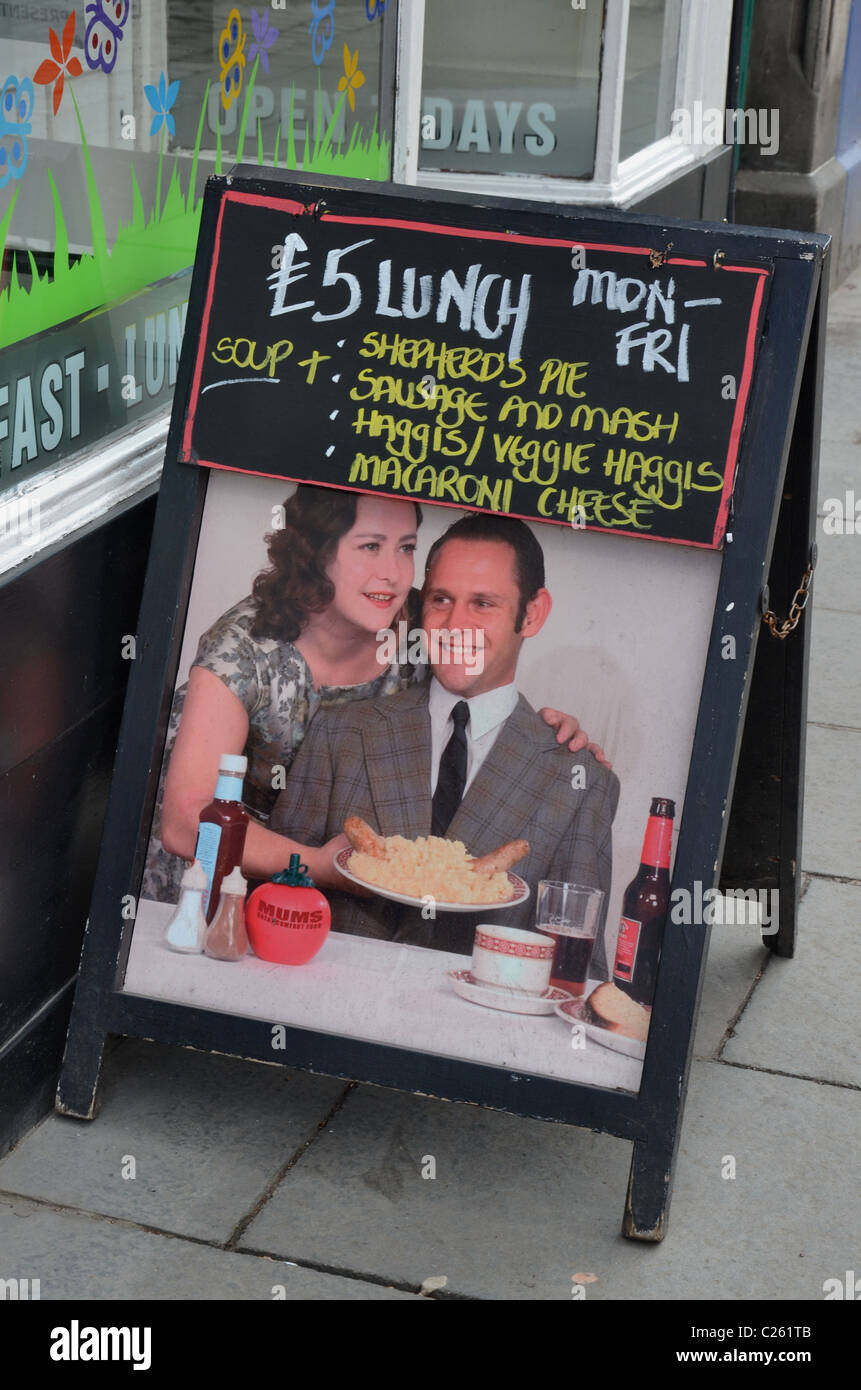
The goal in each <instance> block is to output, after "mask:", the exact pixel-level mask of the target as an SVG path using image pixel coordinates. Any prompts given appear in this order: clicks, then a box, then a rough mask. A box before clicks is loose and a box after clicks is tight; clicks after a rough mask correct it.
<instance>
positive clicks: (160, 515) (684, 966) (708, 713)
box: [57, 168, 828, 1241]
mask: <svg viewBox="0 0 861 1390" xmlns="http://www.w3.org/2000/svg"><path fill="white" fill-rule="evenodd" d="M228 187H233V188H236V187H242V188H247V189H249V190H251V191H254V190H257V191H264V192H267V193H268V194H272V193H273V191H274V192H276V193H277V192H278V190H279V187H280V188H283V189H284V190H285V196H287V190H288V189H289V194H290V196H292V197H297V196H298V197H299V198H301V199H304V200H305V201H307V203H309V204H311V203H314V202H315V201H316V200H319V199H320V196H321V193H322V192H323V190H326V200H327V203H328V204H329V206H337V207H339V208H341V209H346V210H348V211H349V210H350V209H351V208H355V207H356V206H357V205H358V206H360V207H364V206H365V205H366V204H368V203H370V204H372V205H375V206H379V205H384V204H385V203H386V202H387V201H388V202H389V203H390V204H391V202H392V200H401V199H402V200H405V201H408V203H409V204H410V205H411V206H413V207H414V206H417V205H418V206H421V207H422V208H423V209H425V210H426V211H427V213H428V214H429V215H431V214H434V215H441V216H445V215H449V216H452V215H454V213H455V212H456V214H457V216H458V218H460V219H465V218H469V219H471V221H472V222H473V224H475V225H479V226H482V225H483V226H489V225H498V226H508V225H510V223H511V219H516V221H517V225H518V226H519V227H520V228H521V229H526V230H528V229H529V228H530V227H534V228H536V229H538V230H539V231H540V230H542V229H545V228H546V227H547V225H548V224H549V222H550V221H551V220H552V219H564V225H565V227H566V229H567V230H566V233H565V234H566V236H568V237H569V238H570V239H571V240H572V241H574V242H584V241H587V240H590V239H591V240H604V241H609V242H612V241H613V240H614V239H615V240H619V241H621V240H624V239H630V238H631V237H632V235H634V234H635V233H636V234H637V235H638V236H640V237H641V238H646V239H647V244H648V245H653V246H656V247H664V246H666V245H667V244H668V243H670V242H671V243H672V244H673V248H674V254H676V255H681V256H685V255H689V256H698V257H702V256H703V255H704V254H707V255H708V256H709V258H710V259H712V258H714V264H715V266H719V264H720V260H721V259H722V258H723V257H730V256H732V257H736V258H738V259H740V260H754V261H755V260H757V259H763V258H767V259H768V260H769V262H770V263H771V264H772V265H773V279H772V284H771V293H770V299H769V305H768V315H767V321H766V323H765V327H764V331H763V335H762V339H761V342H760V345H759V355H758V359H757V364H756V369H755V372H754V377H753V382H752V389H751V395H750V401H749V406H748V411H747V418H746V426H745V433H744V439H743V444H742V456H741V459H740V463H739V469H738V474H737V479H736V485H735V488H734V491H733V494H732V499H731V505H730V512H729V535H731V536H732V540H731V541H730V539H729V535H728V536H727V542H726V544H725V547H724V551H723V560H722V566H721V574H720V581H719V586H718V593H717V601H716V604H715V608H714V614H713V619H712V627H711V635H710V640H709V648H708V659H707V666H706V672H705V679H704V682H703V686H702V692H701V697H700V704H699V712H698V718H697V724H696V732H695V736H694V744H693V752H692V758H691V765H690V772H689V776H688V782H687V788H688V791H687V796H686V800H685V806H684V815H683V820H682V826H681V831H680V835H679V841H678V846H677V851H676V858H675V867H674V873H673V888H674V889H675V888H677V887H680V886H681V887H687V888H688V890H689V891H691V892H693V884H694V883H695V881H699V882H700V883H701V884H705V883H708V884H716V883H717V881H718V873H719V867H720V864H721V856H722V853H723V846H724V839H725V836H726V830H727V821H728V811H729V806H730V797H731V795H732V790H733V780H734V776H735V772H736V765H737V761H738V757H739V748H740V743H741V735H742V729H743V724H744V715H745V708H746V705H747V702H748V696H749V693H750V689H751V676H752V672H753V669H754V658H755V655H756V648H757V638H758V634H759V631H760V627H761V621H762V611H763V592H764V589H765V585H766V580H767V577H768V573H769V563H770V561H771V557H772V553H773V551H774V553H775V559H776V560H777V558H778V557H779V559H780V576H779V578H778V580H777V582H776V583H775V585H774V592H773V594H772V599H773V600H774V601H777V602H780V601H781V599H782V594H783V591H784V590H785V588H786V586H787V584H790V585H791V576H792V575H793V573H794V570H793V566H797V565H798V564H799V562H800V557H803V556H805V555H806V553H807V552H808V551H809V548H810V544H811V541H812V534H813V532H812V527H813V523H814V521H815V482H816V474H815V468H816V443H817V438H818V418H819V401H820V398H821V375H822V353H823V342H824V332H823V324H824V314H825V304H826V298H825V296H826V291H827V248H828V238H825V237H821V236H816V235H812V234H795V233H786V232H778V231H771V230H751V229H748V228H738V227H733V226H727V225H725V224H707V223H686V222H682V221H679V220H666V219H659V218H653V217H642V216H636V215H629V214H624V213H610V212H603V211H602V212H592V211H589V212H584V211H582V210H576V209H570V208H560V207H548V206H547V205H546V204H532V203H527V202H522V201H518V202H514V201H509V200H504V201H503V200H499V201H498V202H495V203H494V204H492V205H490V206H488V205H484V204H483V205H481V206H477V205H475V204H474V203H472V202H471V200H470V199H469V198H468V197H466V196H461V195H456V194H450V195H443V194H440V193H438V192H434V193H433V194H430V193H426V192H424V191H423V190H421V189H415V188H409V189H406V188H400V187H390V186H384V187H381V186H378V185H377V186H368V185H362V184H360V183H357V182H356V181H346V180H343V181H334V180H330V179H322V178H301V180H300V179H298V176H296V177H295V178H293V179H291V180H290V181H289V182H288V180H287V179H286V178H285V177H284V176H283V175H280V176H279V174H278V173H273V174H272V176H271V177H267V178H266V179H265V180H261V179H260V177H259V171H256V172H255V173H253V174H252V173H251V172H250V171H244V170H242V169H241V168H240V169H238V170H235V171H234V172H233V174H232V175H231V176H229V177H228V178H227V179H215V180H210V183H209V185H208V188H207V194H206V198H205V201H204V209H203V217H202V223H201V231H200V240H199V246H198V255H197V260H196V263H195V269H194V277H193V282H192V289H191V298H190V301H189V309H188V319H187V325H186V333H185V338H184V344H183V352H182V358H181V362H180V368H179V375H178V380H177V386H176V394H175V399H174V408H173V415H172V420H171V428H170V434H169V438H168V444H167V452H166V459H165V467H164V473H163V477H162V482H161V490H160V495H159V502H158V509H157V513H156V520H155V528H154V532H153V539H152V548H151V552H150V560H149V567H148V571H147V578H146V584H145V589H144V596H143V602H142V607H141V612H140V618H139V623H138V630H137V657H136V660H135V663H134V666H133V669H132V671H131V676H130V681H129V688H128V694H127V698H126V705H125V711H124V715H123V722H122V728H121V732H120V739H119V744H118V749H117V759H116V764H115V772H114V779H113V783H112V788H111V795H110V802H109V807H108V813H107V819H106V823H105V830H104V836H103V841H102V847H101V853H100V858H99V865H98V871H97V878H96V884H95V889H94V893H93V898H92V904H91V909H90V917H89V921H88V925H87V932H86V937H85V942H84V949H83V955H82V961H81V973H80V979H79V983H78V987H77V993H76V997H75V1003H74V1008H73V1013H72V1019H71V1025H70V1030H69V1036H68V1041H67V1048H66V1055H65V1059H64V1064H63V1070H62V1075H61V1078H60V1083H59V1089H58V1096H57V1109H58V1110H59V1111H60V1112H61V1113H64V1114H67V1115H74V1116H78V1117H80V1118H92V1117H93V1115H94V1114H95V1110H96V1102H97V1090H98V1084H99V1076H100V1069H101V1063H102V1057H103V1051H104V1046H105V1041H106V1037H107V1035H108V1034H112V1033H114V1034H128V1035H132V1036H138V1037H145V1038H150V1039H154V1040H158V1041H162V1042H167V1043H175V1044H178V1045H181V1046H186V1047H193V1048H198V1049H203V1050H212V1051H217V1052H220V1053H226V1054H230V1055H234V1056H237V1057H243V1058H248V1059H252V1060H257V1061H265V1062H268V1063H272V1062H273V1061H276V1062H281V1063H283V1064H284V1065H287V1066H292V1067H298V1068H304V1069H307V1070H309V1071H312V1072H320V1073H325V1074H328V1075H333V1076H339V1077H344V1078H349V1079H351V1080H358V1081H366V1082H371V1083H374V1084H377V1085H382V1086H389V1087H394V1088H397V1089H401V1090H409V1091H414V1092H417V1093H422V1094H425V1095H431V1096H438V1097H441V1098H445V1099H449V1100H460V1101H467V1102H471V1103H475V1104H479V1105H483V1106H487V1107H490V1108H493V1109H498V1110H503V1111H506V1112H509V1113H513V1114H519V1115H524V1116H531V1117H535V1118H542V1119H547V1120H553V1121H557V1122H562V1123H565V1124H575V1125H580V1126H584V1127H587V1128H590V1129H593V1130H598V1131H604V1132H607V1133H609V1134H613V1135H616V1136H618V1137H620V1138H624V1139H628V1140H631V1141H633V1158H632V1164H631V1174H630V1181H629V1188H628V1194H627V1202H626V1207H625V1214H624V1221H623V1228H622V1229H623V1233H624V1234H625V1235H626V1236H629V1237H633V1238H637V1239H641V1240H647V1241H655V1240H660V1239H662V1238H663V1235H664V1232H665V1227H666V1216H667V1209H668V1203H669V1196H670V1191H671V1184H672V1175H673V1168H674V1163H675V1156H676V1151H677V1146H678V1139H679V1127H680V1122H681V1116H682V1110H683V1105H684V1097H685V1091H686V1087H687V1078H688V1072H689V1067H690V1062H691V1054H692V1046H693V1034H694V1025H695V1021H696V1015H697V1009H698V1003H699V995H700V989H701V985H702V976H703V969H704V964H705V959H706V951H707V945H708V933H709V928H708V927H703V926H690V927H684V926H682V927H674V928H673V930H672V931H667V932H666V934H665V939H664V946H663V951H662V956H661V963H660V969H659V974H658V981H657V991H656V995H655V1001H654V1013H653V1020H652V1027H651V1032H650V1035H649V1042H648V1047H647V1051H646V1057H645V1062H644V1066H643V1072H642V1081H641V1086H640V1089H639V1092H638V1093H637V1094H633V1093H626V1092H620V1091H614V1090H609V1089H603V1088H600V1087H595V1086H585V1085H582V1084H577V1083H575V1082H569V1081H560V1080H555V1079H551V1078H548V1077H546V1076H536V1075H519V1074H515V1075H512V1074H511V1072H510V1071H508V1070H506V1069H504V1068H501V1067H491V1066H486V1065H480V1064H477V1063H475V1062H470V1061H467V1060H460V1059H456V1058H450V1057H440V1056H435V1055H430V1054H425V1053H421V1052H416V1051H411V1050H408V1049H407V1048H401V1047H393V1046H383V1045H379V1044H375V1043H371V1042H367V1041H363V1040H359V1039H356V1038H348V1037H344V1036H341V1035H337V1034H328V1033H316V1032H311V1031H309V1030H308V1029H303V1028H295V1027H290V1026H289V1025H288V1026H287V1027H286V1038H285V1046H284V1048H283V1050H282V1051H280V1052H278V1053H273V1050H272V1045H271V1023H270V1022H264V1021H261V1020H256V1019H250V1018H245V1017H239V1016H236V1015H232V1014H222V1013H216V1012H213V1011H211V1010H204V1009H199V1008H194V1007H190V1006H186V1005H179V1004H175V1003H168V1002H165V1001H163V1000H159V999H152V998H144V997H141V996H136V995H131V994H126V993H125V992H124V990H123V980H124V976H125V970H126V964H127V961H128V956H129V950H130V946H131V938H132V932H133V928H134V921H133V920H128V919H126V918H125V917H124V916H123V914H122V913H121V911H120V904H121V903H122V902H123V900H124V899H127V898H128V895H133V896H134V897H135V898H137V896H138V893H139V887H140V882H141V877H142V873H143V866H144V854H145V850H146V843H147V837H148V832H149V827H150V822H151V819H152V813H153V807H154V801H155V795H156V782H157V777H158V765H159V760H160V750H161V748H162V747H163V744H164V738H165V733H166V728H167V721H168V715H169V709H170V700H171V694H172V691H173V687H174V681H175V678H176V672H177V666H178V662H179V647H180V641H181V636H182V631H183V625H184V620H185V614H186V610H187V605H188V598H189V591H190V585H191V578H192V572H193V566H194V561H195V554H196V547H197V541H198V534H199V531H200V527H201V520H202V515H203V507H204V501H205V496H206V491H207V486H208V481H209V470H208V469H205V468H200V467H196V466H194V465H193V464H188V463H183V462H181V461H180V459H181V449H182V440H183V429H184V422H185V417H186V412H187V406H188V402H189V399H190V392H191V390H192V382H193V373H194V368H195V353H196V346H197V341H198V337H199V329H200V325H201V321H202V314H203V309H204V304H205V300H206V294H207V282H208V272H209V264H210V253H211V247H212V243H213V237H214V233H215V228H216V224H217V219H218V215H219V207H220V200H221V197H222V194H223V192H224V190H225V189H227V188H228ZM396 205H397V204H396ZM802 384H804V397H803V407H802V411H801V413H800V414H799V413H798V407H799V398H800V395H801V392H802ZM793 439H795V449H794V464H793V467H794V475H795V485H796V491H795V495H794V498H791V499H789V501H787V500H784V503H783V511H782V512H781V498H782V491H783V486H784V480H785V476H786V469H787V459H788V457H789V455H790V446H791V444H792V442H793ZM307 480H308V481H313V480H314V479H313V477H311V476H309V477H308V479H307ZM779 514H780V515H781V518H782V520H781V528H782V531H781V537H780V544H779V545H778V547H777V550H776V551H775V533H776V529H777V524H778V516H779ZM787 538H789V539H788V540H787ZM802 568H803V567H802ZM800 577H801V575H800V571H799V573H798V578H799V579H800ZM789 593H790V596H791V587H790V589H789ZM787 607H788V604H787ZM784 611H785V610H784ZM802 632H804V628H802ZM727 633H732V634H733V636H734V637H735V640H736V644H737V653H736V659H735V660H731V661H728V660H724V659H722V656H721V646H722V641H723V639H724V637H725V636H726V634H727ZM769 640H771V639H769V638H768V637H766V638H764V641H766V642H767V641H769ZM782 645H783V646H784V647H785V649H786V652H787V653H790V656H789V657H788V658H787V660H788V666H787V669H786V671H785V672H784V673H783V674H784V675H785V678H786V680H787V682H788V685H789V689H788V702H787V704H786V705H785V706H784V724H783V728H782V735H781V744H780V746H779V749H778V753H777V754H776V755H775V756H779V757H781V758H782V759H784V765H783V766H782V767H781V775H782V776H783V778H784V779H785V780H784V786H783V791H782V793H781V796H782V803H781V807H780V811H779V814H777V816H776V818H774V819H773V820H772V821H770V823H769V824H770V829H769V831H768V835H767V837H765V838H766V842H765V843H764V844H763V845H762V846H761V847H760V848H761V858H762V859H774V857H775V856H774V855H773V854H769V853H768V851H769V850H773V849H775V848H776V847H777V846H778V845H779V857H780V859H781V864H780V867H779V871H778V873H777V877H778V878H779V882H780V887H781V922H780V931H779V933H778V937H777V939H776V941H774V942H772V943H771V944H773V945H774V946H775V949H777V950H778V951H779V952H780V953H781V954H791V953H792V941H793V937H794V927H795V910H796V902H797V883H798V876H797V874H796V873H795V868H794V864H795V860H796V859H797V857H798V854H799V851H800V816H801V790H800V784H801V774H802V766H801V761H800V760H801V759H802V758H803V716H804V704H805V691H806V636H804V638H803V641H801V642H799V643H797V644H796V645H795V647H794V649H791V648H790V645H789V644H788V643H787V644H782ZM770 672H771V674H770V675H769V674H765V675H763V676H762V679H761V683H760V684H761V690H762V692H763V695H764V697H765V699H764V703H765V704H766V705H768V702H769V700H770V699H771V697H772V696H773V694H774V686H775V681H776V679H778V678H781V679H782V678H783V675H781V676H780V677H777V676H775V675H774V667H773V664H772V666H771V668H770ZM755 700H756V701H757V702H758V703H757V708H760V703H759V702H760V701H761V697H760V696H759V695H758V694H757V695H756V696H755ZM758 717H762V716H758ZM757 785H758V783H757V781H756V779H755V777H754V775H753V773H751V775H750V776H749V777H748V778H747V780H745V781H744V783H743V785H742V784H740V786H739V787H737V789H736V805H737V808H742V809H743V807H744V805H748V806H749V805H751V804H754V802H755V798H756V796H757V794H758V793H757V791H756V787H757ZM790 861H791V862H792V863H793V869H792V871H791V873H790V870H789V869H788V867H787V866H788V864H789V863H790Z"/></svg>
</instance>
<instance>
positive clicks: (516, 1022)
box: [123, 899, 642, 1091]
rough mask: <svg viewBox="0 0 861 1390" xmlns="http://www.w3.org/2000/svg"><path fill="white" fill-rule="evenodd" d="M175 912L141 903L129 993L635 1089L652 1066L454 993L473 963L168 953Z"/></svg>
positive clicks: (428, 955)
mask: <svg viewBox="0 0 861 1390" xmlns="http://www.w3.org/2000/svg"><path fill="white" fill-rule="evenodd" d="M173 911H174V909H173V908H172V907H171V906H169V905H168V904H166V903H156V902H150V901H147V900H146V899H143V900H141V902H140V904H139V907H138V915H137V920H136V923H135V930H134V936H133V940H132V947H131V953H130V956H129V962H128V969H127V971H126V977H125V983H124V986H123V988H124V990H125V992H126V993H128V994H141V995H145V996H146V997H148V998H152V999H166V1000H171V1001H173V1002H176V1003H180V1004H189V1005H193V1006H194V1007H195V1008H199V1009H214V1010H217V1011H218V1012H219V1013H230V1014H239V1015H242V1016H243V1017H246V1018H257V1019H266V1020H268V1021H270V1022H272V1023H286V1024H290V1025H293V1026H295V1027H298V1028H309V1029H312V1030H314V1031H318V1032H323V1033H336V1034H341V1035H344V1036H347V1037H355V1038H362V1039H365V1040H366V1041H370V1042H377V1043H387V1044H392V1045H395V1046H400V1047H407V1048H410V1049H412V1050H417V1051H420V1052H430V1053H435V1054H437V1055H442V1056H447V1057H460V1058H464V1059H465V1060H467V1061H473V1062H482V1063H485V1064H489V1065H491V1066H497V1067H504V1068H505V1069H506V1070H508V1071H516V1072H529V1073H532V1074H534V1075H538V1076H552V1077H559V1078H562V1079H563V1080H566V1081H578V1082H582V1083H584V1084H587V1085H594V1086H605V1087H609V1088H611V1089H622V1090H626V1091H636V1090H637V1088H638V1087H639V1084H640V1072H641V1069H642V1064H641V1063H640V1062H639V1061H637V1060H635V1059H632V1058H630V1057H624V1056H622V1055H620V1054H619V1053H617V1052H614V1051H611V1050H610V1049H609V1048H606V1047H604V1046H603V1045H601V1044H600V1043H597V1042H594V1041H593V1040H592V1039H591V1038H588V1037H587V1038H586V1039H585V1040H583V1041H584V1042H585V1045H584V1046H582V1047H572V1030H571V1027H570V1025H569V1024H567V1023H566V1022H565V1020H564V1019H561V1018H559V1017H558V1016H557V1015H556V1014H551V1015H550V1016H549V1017H535V1016H531V1015H521V1014H509V1013H502V1012H500V1011H499V1010H496V1009H489V1008H484V1007H483V1006H481V1005H477V1004H471V1003H468V1002H467V1001H466V1000H465V999H461V998H459V997H458V995H456V994H455V992H454V989H453V987H452V982H451V980H450V979H449V978H448V976H447V973H446V972H447V971H449V970H463V969H467V968H468V966H469V959H468V957H466V956H456V955H450V954H449V953H448V952H446V951H431V950H426V949H425V948H424V947H421V946H401V945H396V944H395V943H394V942H391V941H375V940H373V939H371V938H370V937H360V936H344V935H342V934H341V933H340V932H330V934H329V936H328V937H327V939H326V941H325V943H324V945H323V947H322V949H321V950H320V952H319V954H318V955H316V956H315V957H314V959H313V960H311V961H309V962H308V964H307V965H301V966H289V965H272V964H270V963H269V962H267V961H263V960H258V958H257V957H256V956H254V955H252V954H251V952H250V951H249V953H248V955H246V956H245V957H244V959H243V960H241V961H236V962H228V961H217V960H210V959H209V958H208V957H207V956H202V955H200V956H198V955H181V954H179V953H178V952H176V951H171V950H169V949H168V947H167V946H165V944H164V939H163V938H164V931H165V927H166V926H167V923H168V922H169V920H170V918H171V916H172V914H173Z"/></svg>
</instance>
